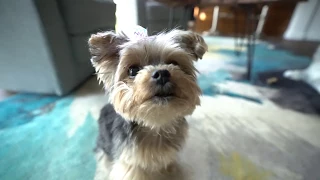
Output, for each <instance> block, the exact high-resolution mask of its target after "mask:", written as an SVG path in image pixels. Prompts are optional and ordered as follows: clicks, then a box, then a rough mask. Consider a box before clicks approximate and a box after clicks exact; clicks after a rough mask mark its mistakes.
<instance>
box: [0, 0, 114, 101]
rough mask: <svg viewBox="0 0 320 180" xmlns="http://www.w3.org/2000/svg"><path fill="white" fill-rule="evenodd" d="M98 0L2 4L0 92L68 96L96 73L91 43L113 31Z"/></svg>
mask: <svg viewBox="0 0 320 180" xmlns="http://www.w3.org/2000/svg"><path fill="white" fill-rule="evenodd" d="M115 10H116V5H115V4H114V3H113V1H111V0H110V1H107V0H104V1H98V0H77V1H75V0H14V1H8V0H0V24H1V28H0V37H1V38H0V39H1V41H0V58H1V61H0V89H5V90H11V91H18V92H33V93H46V94H57V95H64V94H66V93H68V92H70V91H71V90H72V89H74V88H75V87H77V86H78V85H79V84H80V83H81V82H83V81H84V80H86V79H87V78H88V76H90V75H92V74H93V68H92V67H91V64H90V60H89V59H90V55H89V52H88V47H87V40H88V38H89V35H90V34H91V33H94V32H96V31H101V30H108V29H114V25H115Z"/></svg>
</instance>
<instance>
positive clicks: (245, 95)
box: [0, 37, 320, 180]
mask: <svg viewBox="0 0 320 180" xmlns="http://www.w3.org/2000/svg"><path fill="white" fill-rule="evenodd" d="M206 42H207V43H208V44H209V52H208V53H207V54H206V55H205V57H204V59H203V60H200V61H199V62H197V64H196V66H197V68H198V69H199V71H200V73H201V74H200V75H199V78H198V82H199V85H200V87H201V89H202V91H203V94H204V97H203V98H202V106H201V107H199V108H198V109H197V110H196V112H195V114H194V115H193V116H191V117H189V118H188V120H189V123H190V125H191V129H190V140H189V141H190V142H189V143H188V144H187V148H186V150H185V151H184V154H185V155H188V157H192V158H190V160H192V163H189V165H190V166H192V167H193V168H194V176H193V177H194V179H203V180H206V179H208V180H209V179H233V180H247V179H253V180H264V179H284V180H287V179H291V180H295V179H297V180H298V179H308V178H310V177H312V178H313V177H319V178H320V174H319V172H317V171H316V170H315V169H314V170H312V169H311V170H310V167H319V163H318V161H316V159H317V158H319V157H320V156H319V154H320V153H319V152H320V151H319V148H320V143H318V141H317V140H318V137H320V134H319V132H320V120H319V117H318V116H316V115H314V114H305V113H300V112H298V111H294V110H290V109H286V108H283V107H281V106H279V105H277V104H274V103H273V102H272V101H270V100H269V99H270V97H268V96H265V94H266V93H265V92H268V93H269V94H270V92H273V93H275V92H277V89H274V88H273V87H267V86H265V85H266V84H264V86H262V87H261V86H260V87H257V86H254V85H251V84H249V83H248V82H246V81H243V80H242V79H241V78H239V77H242V76H243V75H244V74H245V72H246V71H245V70H246V69H245V67H246V54H245V49H239V51H240V52H241V53H240V55H239V56H237V55H236V54H235V53H234V46H233V44H234V43H233V40H232V39H228V38H212V37H208V38H206ZM310 61H311V60H310V59H309V58H306V57H299V56H295V55H292V54H291V53H289V52H286V51H280V50H275V49H273V48H272V46H270V45H268V44H266V43H263V42H260V43H259V44H257V47H256V56H255V62H254V65H253V77H254V80H255V81H258V80H259V78H260V75H261V74H263V73H267V72H270V71H282V70H285V69H295V68H304V67H306V66H308V64H309V63H310ZM101 89H102V88H101V87H100V86H98V85H97V82H96V80H95V79H91V80H89V81H88V82H87V83H86V84H85V85H83V86H82V87H81V88H80V89H79V90H77V91H76V92H75V93H73V94H71V95H69V96H66V97H56V96H45V95H38V94H25V93H23V94H17V95H15V96H12V97H10V98H8V99H6V100H4V101H2V102H0V142H1V143H0V157H1V158H0V179H1V180H20V179H24V180H25V179H30V180H43V179H46V180H60V179H70V180H73V179H77V180H88V179H92V178H93V176H94V171H95V166H96V165H95V159H94V153H93V149H94V146H95V139H96V136H97V124H96V120H97V118H98V116H99V110H100V109H101V107H102V106H103V105H104V104H105V103H106V102H107V97H106V96H105V95H104V93H103V92H102V90H101ZM303 100H304V99H303ZM283 117H287V119H288V122H289V125H288V126H286V125H285V124H286V123H288V122H287V121H283V122H278V121H275V120H276V119H277V118H282V119H283ZM301 120H305V121H306V122H305V123H302V122H301ZM271 132H274V133H272V134H270V133H271ZM281 132H282V133H281ZM279 133H280V134H279ZM202 137H206V138H202ZM288 139H289V140H288ZM286 143H287V144H286ZM204 144H206V145H204ZM296 146H297V147H296ZM195 147H198V148H197V149H196V150H194V149H195ZM272 147H274V148H272ZM288 148H289V149H288ZM192 149H193V150H192ZM290 149H291V150H292V151H291V152H290ZM188 153H192V154H193V155H190V154H188ZM273 156H274V157H273ZM277 158H278V159H279V158H280V159H281V158H282V159H281V160H283V161H281V162H279V160H277ZM298 161H300V162H301V163H304V164H303V165H301V166H300V165H296V164H299V162H298ZM292 163H293V164H292ZM295 163H296V164H295ZM186 164H188V163H186ZM275 164H276V166H275ZM308 168H309V169H308ZM306 174H308V175H306Z"/></svg>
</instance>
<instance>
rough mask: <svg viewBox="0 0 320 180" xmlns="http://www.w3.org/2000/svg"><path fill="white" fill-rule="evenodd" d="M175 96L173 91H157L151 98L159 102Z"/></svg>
mask: <svg viewBox="0 0 320 180" xmlns="http://www.w3.org/2000/svg"><path fill="white" fill-rule="evenodd" d="M174 97H175V95H174V93H172V92H161V91H160V92H157V93H156V94H155V95H154V96H153V97H152V100H153V101H155V102H156V103H159V102H168V101H170V100H172V99H173V98H174Z"/></svg>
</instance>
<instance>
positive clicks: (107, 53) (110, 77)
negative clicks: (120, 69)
mask: <svg viewBox="0 0 320 180" xmlns="http://www.w3.org/2000/svg"><path fill="white" fill-rule="evenodd" d="M128 41H129V39H128V38H127V36H126V35H124V34H123V33H121V34H116V33H114V32H112V31H107V32H103V33H97V34H93V35H91V37H90V39H89V42H88V44H89V51H90V53H91V63H92V65H93V67H94V68H95V70H96V73H97V76H98V79H99V81H100V83H101V82H103V84H104V87H105V88H106V90H110V88H111V87H112V85H113V82H114V74H115V73H116V69H117V66H118V64H119V51H120V50H121V49H120V46H121V45H122V44H124V43H126V42H128Z"/></svg>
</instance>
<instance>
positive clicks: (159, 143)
mask: <svg viewBox="0 0 320 180" xmlns="http://www.w3.org/2000/svg"><path fill="white" fill-rule="evenodd" d="M186 135H187V123H186V122H185V121H183V122H182V123H181V124H179V126H177V127H175V128H172V129H170V131H169V130H168V131H158V132H156V131H150V130H147V129H143V128H140V129H138V130H137V131H135V132H133V134H132V137H131V139H132V142H131V144H130V145H129V146H128V147H125V148H124V150H123V151H122V153H121V155H120V159H122V160H124V161H125V162H126V163H127V164H129V165H135V166H136V165H138V166H140V167H143V168H148V169H152V170H159V169H162V168H163V167H166V166H168V165H169V164H171V163H172V162H173V161H174V160H175V158H176V155H177V152H178V151H179V149H181V147H182V145H183V144H184V141H185V138H186Z"/></svg>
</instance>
